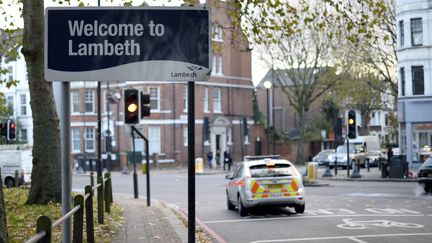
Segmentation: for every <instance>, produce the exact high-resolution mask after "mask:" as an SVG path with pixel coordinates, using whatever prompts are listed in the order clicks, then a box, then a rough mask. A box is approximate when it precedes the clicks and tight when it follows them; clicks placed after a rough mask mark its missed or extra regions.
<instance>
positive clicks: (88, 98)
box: [84, 90, 95, 113]
mask: <svg viewBox="0 0 432 243" xmlns="http://www.w3.org/2000/svg"><path fill="white" fill-rule="evenodd" d="M88 94H91V96H88ZM87 103H89V104H90V103H91V107H92V109H91V111H87ZM84 112H85V113H94V112H95V110H94V92H93V90H86V91H85V94H84Z"/></svg>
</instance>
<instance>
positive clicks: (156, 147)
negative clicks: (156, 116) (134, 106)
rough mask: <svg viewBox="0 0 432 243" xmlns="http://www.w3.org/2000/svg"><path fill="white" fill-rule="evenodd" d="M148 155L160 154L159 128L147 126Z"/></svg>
mask: <svg viewBox="0 0 432 243" xmlns="http://www.w3.org/2000/svg"><path fill="white" fill-rule="evenodd" d="M148 136H149V138H148V140H149V154H150V155H151V154H154V153H157V154H160V152H161V135H160V127H158V126H149V128H148Z"/></svg>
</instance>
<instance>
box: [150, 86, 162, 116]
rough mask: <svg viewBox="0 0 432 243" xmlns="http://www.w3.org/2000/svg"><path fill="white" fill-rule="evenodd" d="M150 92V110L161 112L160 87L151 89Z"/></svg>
mask: <svg viewBox="0 0 432 243" xmlns="http://www.w3.org/2000/svg"><path fill="white" fill-rule="evenodd" d="M148 92H149V94H150V109H151V110H157V111H158V110H160V107H159V100H160V91H159V87H149V89H148Z"/></svg>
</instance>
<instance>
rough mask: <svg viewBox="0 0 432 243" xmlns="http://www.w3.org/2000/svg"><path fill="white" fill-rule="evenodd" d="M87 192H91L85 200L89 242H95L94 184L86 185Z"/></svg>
mask: <svg viewBox="0 0 432 243" xmlns="http://www.w3.org/2000/svg"><path fill="white" fill-rule="evenodd" d="M85 194H86V195H87V194H89V196H88V197H87V199H86V200H85V208H86V229H87V242H89V243H94V242H95V239H94V224H93V188H92V186H86V187H85Z"/></svg>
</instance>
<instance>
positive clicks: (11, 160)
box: [0, 145, 33, 188]
mask: <svg viewBox="0 0 432 243" xmlns="http://www.w3.org/2000/svg"><path fill="white" fill-rule="evenodd" d="M9 147H11V148H9ZM9 147H8V146H7V145H6V146H5V145H1V146H0V169H1V176H2V179H3V184H4V185H5V186H6V187H8V188H10V187H13V186H14V185H15V184H18V185H22V184H24V183H30V182H31V173H32V168H33V164H32V160H33V156H32V150H31V149H21V150H20V149H16V148H15V147H14V146H9ZM3 149H6V150H3ZM16 171H18V181H17V183H16V182H15V180H16V176H15V172H16Z"/></svg>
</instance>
